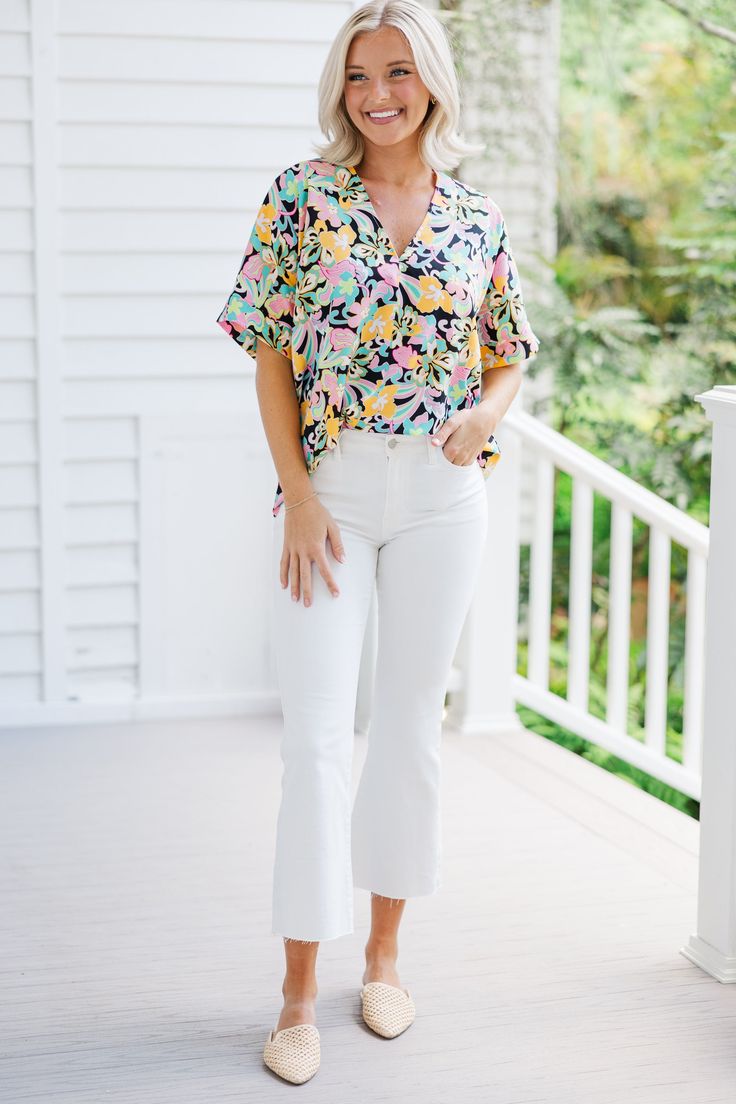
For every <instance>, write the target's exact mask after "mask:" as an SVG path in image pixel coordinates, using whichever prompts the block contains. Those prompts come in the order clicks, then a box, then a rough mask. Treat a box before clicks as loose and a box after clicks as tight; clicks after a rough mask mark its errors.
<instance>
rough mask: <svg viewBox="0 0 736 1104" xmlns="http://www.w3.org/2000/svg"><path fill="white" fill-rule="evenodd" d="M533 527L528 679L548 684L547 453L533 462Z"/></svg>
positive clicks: (551, 483)
mask: <svg viewBox="0 0 736 1104" xmlns="http://www.w3.org/2000/svg"><path fill="white" fill-rule="evenodd" d="M534 472H535V482H534V529H533V532H532V549H531V563H530V568H529V667H528V670H529V678H530V680H531V681H532V682H534V683H536V685H537V686H540V687H542V688H543V689H547V687H548V686H549V637H550V621H551V616H550V614H551V606H552V529H553V523H554V490H555V478H554V477H555V469H554V465H553V464H552V463H551V462H550V461H549V460H548V459H547V457H546V456H541V455H539V456H537V459H536V463H535V465H534Z"/></svg>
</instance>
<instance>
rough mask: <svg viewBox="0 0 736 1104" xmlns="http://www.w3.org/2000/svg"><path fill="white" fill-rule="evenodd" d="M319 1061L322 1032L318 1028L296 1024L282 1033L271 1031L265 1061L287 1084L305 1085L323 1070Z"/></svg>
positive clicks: (264, 1049)
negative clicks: (319, 1070)
mask: <svg viewBox="0 0 736 1104" xmlns="http://www.w3.org/2000/svg"><path fill="white" fill-rule="evenodd" d="M319 1059H320V1045H319V1031H318V1030H317V1028H316V1027H315V1026H314V1024H309V1023H303V1024H293V1025H292V1026H291V1027H282V1028H281V1031H277V1030H276V1029H275V1028H272V1029H271V1031H269V1033H268V1039H266V1045H265V1046H264V1048H263V1061H264V1062H265V1063H266V1065H267V1066H268V1068H269V1069H271V1070H273V1072H274V1073H277V1074H278V1075H279V1077H283V1078H284V1080H285V1081H291V1082H293V1083H294V1084H295V1085H302V1084H303V1083H304V1082H305V1081H308V1080H309V1078H310V1077H313V1076H314V1075H315V1073H316V1072H317V1070H318V1069H319Z"/></svg>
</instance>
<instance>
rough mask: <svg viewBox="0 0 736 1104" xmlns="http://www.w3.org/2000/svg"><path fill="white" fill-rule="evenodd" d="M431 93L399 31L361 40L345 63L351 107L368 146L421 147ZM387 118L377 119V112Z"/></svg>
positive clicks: (347, 102) (355, 42) (383, 30)
mask: <svg viewBox="0 0 736 1104" xmlns="http://www.w3.org/2000/svg"><path fill="white" fill-rule="evenodd" d="M429 99H430V96H429V90H428V88H427V86H426V85H425V84H424V83H423V81H422V80H421V79H420V77H419V74H418V72H417V68H416V65H415V64H414V59H413V56H412V52H411V50H410V48H409V46H408V45H407V42H406V39H405V38H404V36H403V35H402V34H401V32H400V31H398V30H397V29H396V28H395V27H383V28H381V30H380V31H373V32H371V33H370V34H360V35H356V37H355V38H354V39H353V41H352V42H351V44H350V49H349V50H348V56H347V59H346V62H345V106H346V108H347V112H348V115H349V116H350V118H351V119H352V121H353V124H354V125H355V126H356V127H357V129H358V130H359V131H360V132H361V134H362V135H363V136H364V138H365V139H366V141H367V142H373V143H374V144H375V145H377V146H395V145H396V144H397V143H398V142H407V141H409V140H411V141H412V142H416V137H414V138H412V135H415V132H416V131H417V129H418V128H419V127H420V126H421V124H422V123H423V122H424V119H425V117H426V114H427V107H428V104H429ZM376 112H379V113H381V114H382V115H383V114H384V113H385V112H391V114H389V115H387V116H385V115H384V117H378V118H376V117H375V113H376Z"/></svg>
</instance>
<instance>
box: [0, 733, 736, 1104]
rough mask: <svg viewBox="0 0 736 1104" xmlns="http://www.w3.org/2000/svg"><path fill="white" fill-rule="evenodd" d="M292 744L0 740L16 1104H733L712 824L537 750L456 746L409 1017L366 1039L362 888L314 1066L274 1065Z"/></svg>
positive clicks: (735, 1023)
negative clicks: (710, 950) (697, 928)
mask: <svg viewBox="0 0 736 1104" xmlns="http://www.w3.org/2000/svg"><path fill="white" fill-rule="evenodd" d="M279 732H280V718H279V719H278V720H277V719H271V718H237V719H236V718H232V719H224V720H223V719H217V720H213V721H206V720H197V721H176V722H138V723H136V724H131V725H128V724H110V725H94V726H90V727H80V728H77V729H75V730H67V729H58V730H38V729H37V730H30V731H25V732H22V733H14V732H12V731H8V730H5V731H2V732H0V766H1V768H2V770H1V774H0V778H1V781H0V798H1V804H0V839H1V847H2V869H1V873H0V900H1V901H2V914H1V915H0V941H1V944H2V961H1V962H0V971H1V978H0V980H1V982H2V995H1V997H0V1001H1V1006H2V1015H1V1022H0V1078H1V1082H0V1099H1V1100H2V1101H3V1102H12V1104H20V1102H22V1101H47V1102H53V1104H67V1102H68V1104H86V1102H94V1104H99V1102H101V1101H115V1102H123V1101H125V1102H131V1104H133V1102H135V1104H153V1102H157V1104H158V1102H166V1104H174V1102H176V1104H195V1102H197V1104H199V1102H203V1104H204V1102H206V1104H214V1102H217V1104H222V1102H226V1101H259V1102H260V1101H262V1100H274V1101H279V1100H282V1099H283V1100H286V1099H287V1098H288V1099H292V1097H291V1096H289V1095H288V1094H290V1093H292V1092H299V1093H300V1094H301V1099H303V1100H314V1101H319V1102H320V1104H332V1102H334V1104H338V1102H339V1104H345V1102H346V1101H348V1102H355V1104H364V1102H368V1101H370V1104H375V1102H380V1101H402V1102H414V1101H416V1102H417V1104H419V1102H422V1104H435V1102H436V1104H440V1102H441V1104H447V1101H448V1100H450V1099H451V1100H452V1101H458V1102H460V1101H462V1102H463V1104H465V1102H469V1101H478V1102H481V1101H482V1102H483V1104H533V1102H540V1104H541V1102H543V1104H576V1102H580V1104H583V1102H585V1104H622V1102H623V1104H639V1102H641V1104H659V1102H662V1104H664V1102H666V1104H680V1102H682V1104H716V1102H718V1104H726V1102H728V1104H733V1102H734V1100H736V987H734V986H727V985H722V984H720V983H719V982H717V981H715V980H714V979H712V978H710V977H709V976H708V975H706V974H704V973H703V972H702V971H701V970H700V969H699V968H698V967H696V966H694V965H693V964H692V963H690V962H689V961H688V960H687V959H686V958H685V957H684V956H683V955H682V954H680V953H679V950H680V947H681V946H682V945H683V944H684V943H685V942H686V940H687V938H688V936H689V933H690V932H691V931H693V930H694V923H695V905H696V856H697V843H698V826H697V824H696V823H695V822H694V821H692V820H690V819H689V818H687V817H685V816H683V815H681V814H678V813H676V812H674V811H673V810H671V809H669V808H668V807H666V806H663V805H661V804H660V803H658V802H656V801H655V800H654V799H652V798H650V797H648V795H645V794H642V793H640V792H639V791H637V790H635V789H634V788H633V787H632V786H631V785H629V784H628V783H626V782H624V781H621V780H619V779H616V778H613V777H612V776H610V775H607V774H605V773H604V772H602V771H600V770H598V769H597V768H595V767H593V766H591V765H590V764H588V763H586V762H584V761H582V760H580V759H578V758H577V757H575V756H574V755H572V754H571V753H569V752H566V751H564V750H562V749H560V748H558V747H556V746H554V745H552V744H550V743H549V742H547V741H545V740H543V739H541V738H540V737H537V736H534V735H532V734H531V733H524V732H522V733H521V734H513V735H511V734H509V735H508V736H506V737H500V738H498V737H494V738H480V737H476V736H474V737H461V736H459V735H458V734H457V733H453V732H452V731H449V730H446V732H445V739H444V749H443V764H444V769H443V824H444V847H443V885H442V887H441V889H440V891H439V892H438V893H437V894H435V895H434V896H431V897H425V898H415V899H412V900H410V901H409V902H408V903H407V906H406V910H405V914H404V921H403V924H402V930H401V939H400V957H399V969H400V973H401V978H402V983H403V984H404V985H407V986H409V987H410V988H411V990H412V993H413V995H414V998H415V1001H416V1004H417V1010H418V1014H417V1020H416V1022H415V1023H414V1024H413V1025H412V1027H411V1028H409V1030H408V1031H407V1032H406V1033H405V1034H403V1035H402V1036H400V1037H399V1038H397V1039H394V1040H383V1039H379V1038H378V1037H377V1036H375V1035H373V1033H371V1032H370V1031H369V1030H368V1028H367V1027H365V1025H364V1024H363V1023H362V1020H361V1018H360V1003H359V998H358V987H359V984H360V975H361V973H362V968H363V946H364V943H365V938H366V935H367V930H368V916H369V907H370V901H369V895H368V894H367V892H366V891H364V890H356V891H355V894H356V897H355V900H356V930H355V932H354V933H353V934H352V935H350V936H346V937H344V938H342V939H338V940H332V941H329V942H326V943H323V944H322V946H321V948H320V952H319V963H318V966H319V974H318V980H319V985H320V996H319V1002H318V1024H319V1027H320V1032H321V1036H322V1066H321V1068H320V1070H319V1072H318V1073H317V1075H316V1076H315V1077H314V1078H313V1079H312V1080H311V1081H310V1082H308V1083H307V1084H305V1085H303V1086H292V1085H287V1084H285V1083H284V1082H282V1081H281V1080H280V1079H278V1078H277V1077H276V1076H275V1075H274V1074H272V1073H271V1072H270V1071H269V1070H267V1069H266V1068H265V1066H264V1065H263V1064H262V1060H261V1051H262V1046H263V1041H264V1039H265V1037H266V1034H267V1031H268V1028H269V1027H270V1026H272V1025H273V1024H275V1022H276V1018H277V1016H278V1012H279V1009H280V987H281V980H282V977H283V946H282V942H281V940H280V939H279V938H278V937H276V936H272V935H271V933H270V919H271V917H270V904H271V899H270V888H271V864H272V849H273V842H274V832H275V821H276V812H277V804H278V799H279V795H280V772H281V763H280V758H279V755H278V737H279ZM355 748H356V753H355V761H354V768H355V782H356V783H357V778H358V774H359V771H360V767H361V765H362V761H363V756H364V754H365V738H364V737H363V736H358V737H356V744H355Z"/></svg>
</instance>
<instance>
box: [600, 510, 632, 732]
mask: <svg viewBox="0 0 736 1104" xmlns="http://www.w3.org/2000/svg"><path fill="white" fill-rule="evenodd" d="M632 534H633V524H632V517H631V511H630V510H627V509H626V507H625V506H621V505H620V504H619V503H618V502H614V503H613V507H612V510H611V558H610V566H609V584H608V671H607V677H606V720H607V721H608V723H609V724H610V725H613V727H614V728H618V729H619V730H620V731H621V732H626V731H627V727H628V724H627V721H628V714H629V648H630V635H631V540H632Z"/></svg>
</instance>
